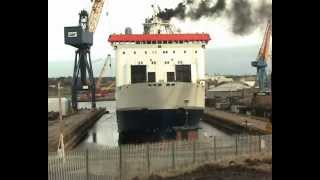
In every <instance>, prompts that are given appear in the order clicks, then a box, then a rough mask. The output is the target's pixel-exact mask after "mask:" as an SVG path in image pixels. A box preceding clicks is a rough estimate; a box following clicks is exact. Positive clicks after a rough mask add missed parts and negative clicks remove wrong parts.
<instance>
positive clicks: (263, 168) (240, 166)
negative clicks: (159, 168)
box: [149, 157, 272, 180]
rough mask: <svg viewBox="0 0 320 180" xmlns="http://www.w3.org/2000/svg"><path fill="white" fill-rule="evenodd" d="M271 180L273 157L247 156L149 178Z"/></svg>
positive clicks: (170, 179)
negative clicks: (176, 173) (223, 162)
mask: <svg viewBox="0 0 320 180" xmlns="http://www.w3.org/2000/svg"><path fill="white" fill-rule="evenodd" d="M186 179H188V180H189V179H190V180H191V179H192V180H212V179H215V180H269V179H270V180H271V179H272V158H271V157H270V158H261V159H258V158H253V159H250V158H247V159H245V160H243V161H229V162H228V163H227V164H226V165H221V164H205V165H202V166H200V167H198V168H196V169H194V170H192V171H190V172H186V173H182V174H180V175H177V176H172V177H163V176H160V175H152V176H150V177H149V180H186Z"/></svg>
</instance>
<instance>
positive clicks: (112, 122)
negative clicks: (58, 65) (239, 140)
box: [76, 101, 230, 150]
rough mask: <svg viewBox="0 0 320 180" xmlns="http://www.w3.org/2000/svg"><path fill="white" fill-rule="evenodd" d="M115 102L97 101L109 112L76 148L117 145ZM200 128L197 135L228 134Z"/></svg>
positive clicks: (203, 127) (201, 124) (82, 106)
mask: <svg viewBox="0 0 320 180" xmlns="http://www.w3.org/2000/svg"><path fill="white" fill-rule="evenodd" d="M115 105H116V102H115V101H99V102H97V107H102V108H106V109H107V110H108V111H109V114H105V115H103V116H102V117H101V118H100V119H99V120H98V121H97V122H96V124H95V125H94V126H93V127H92V128H91V129H90V130H89V133H88V136H87V138H86V139H84V140H83V141H82V142H81V143H80V144H79V145H78V147H77V148H76V149H79V150H83V149H98V148H100V147H104V146H109V147H115V146H118V135H119V134H118V127H117V117H116V107H115ZM90 106H91V104H90V103H87V102H81V103H79V108H85V107H86V108H90ZM200 127H201V130H200V131H199V137H200V138H204V137H213V136H230V135H229V134H227V133H225V132H223V131H221V130H218V129H216V128H214V127H212V126H211V125H209V124H207V123H205V122H200Z"/></svg>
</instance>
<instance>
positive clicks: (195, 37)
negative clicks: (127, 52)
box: [108, 34, 211, 43]
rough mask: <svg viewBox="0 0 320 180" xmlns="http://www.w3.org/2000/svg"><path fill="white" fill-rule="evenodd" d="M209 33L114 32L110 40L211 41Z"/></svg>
mask: <svg viewBox="0 0 320 180" xmlns="http://www.w3.org/2000/svg"><path fill="white" fill-rule="evenodd" d="M210 40H211V38H210V36H209V34H113V35H110V36H109V39H108V41H109V42H111V43H113V42H142V41H206V42H208V41H210Z"/></svg>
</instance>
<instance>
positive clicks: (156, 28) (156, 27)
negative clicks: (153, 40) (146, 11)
mask: <svg viewBox="0 0 320 180" xmlns="http://www.w3.org/2000/svg"><path fill="white" fill-rule="evenodd" d="M151 7H152V8H153V15H152V17H151V18H146V19H145V23H144V24H143V27H144V34H174V33H177V31H176V28H175V27H174V26H173V25H172V24H170V23H169V21H166V20H162V19H161V18H159V16H158V14H159V12H160V11H161V9H160V7H159V6H158V5H156V4H154V5H151Z"/></svg>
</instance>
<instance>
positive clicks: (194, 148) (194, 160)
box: [193, 141, 196, 164]
mask: <svg viewBox="0 0 320 180" xmlns="http://www.w3.org/2000/svg"><path fill="white" fill-rule="evenodd" d="M195 163H196V141H193V164H195Z"/></svg>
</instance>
